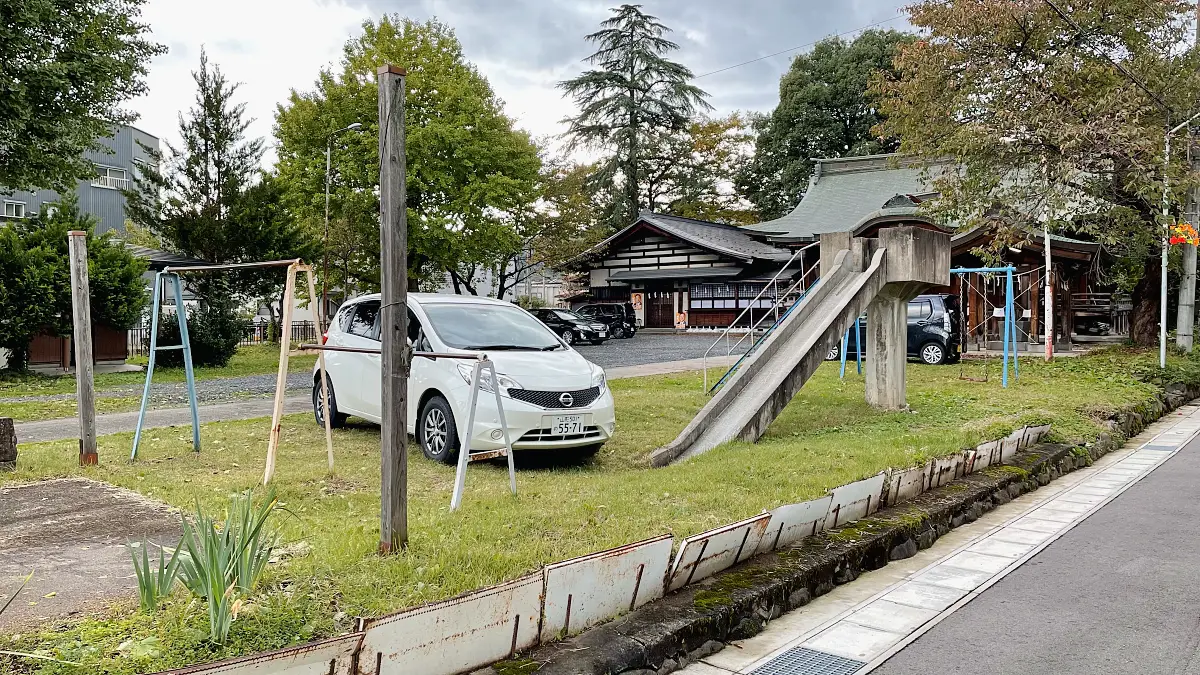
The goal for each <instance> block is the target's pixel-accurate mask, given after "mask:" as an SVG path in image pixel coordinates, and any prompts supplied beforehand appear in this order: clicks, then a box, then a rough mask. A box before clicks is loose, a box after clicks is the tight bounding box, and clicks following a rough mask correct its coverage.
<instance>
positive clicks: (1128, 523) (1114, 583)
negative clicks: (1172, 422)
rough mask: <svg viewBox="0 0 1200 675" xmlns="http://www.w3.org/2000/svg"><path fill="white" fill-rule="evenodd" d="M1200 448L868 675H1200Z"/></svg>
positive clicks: (1197, 444)
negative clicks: (1197, 494)
mask: <svg viewBox="0 0 1200 675" xmlns="http://www.w3.org/2000/svg"><path fill="white" fill-rule="evenodd" d="M1198 482H1200V439H1196V440H1193V441H1192V442H1191V443H1189V444H1188V446H1187V447H1185V448H1184V449H1183V450H1182V451H1180V452H1179V454H1177V455H1175V457H1173V458H1171V459H1170V460H1168V461H1167V462H1166V463H1165V464H1163V465H1162V466H1160V467H1159V468H1158V469H1157V470H1155V471H1154V472H1153V473H1151V474H1150V475H1148V476H1146V477H1145V478H1143V479H1142V480H1141V481H1140V482H1138V483H1137V484H1135V485H1133V486H1132V487H1131V488H1130V489H1129V490H1127V491H1126V492H1124V493H1123V494H1121V495H1120V496H1119V497H1117V498H1116V499H1115V500H1113V501H1112V502H1111V503H1109V504H1108V505H1107V506H1105V507H1103V508H1102V509H1100V510H1099V511H1098V512H1096V513H1095V514H1093V515H1092V516H1091V517H1089V518H1087V519H1086V520H1084V521H1083V522H1082V523H1080V524H1079V525H1077V526H1076V527H1075V528H1074V529H1072V530H1070V531H1069V532H1067V533H1066V534H1065V535H1064V536H1063V537H1062V538H1061V539H1059V540H1058V541H1055V542H1054V543H1053V544H1051V545H1050V546H1048V547H1047V548H1046V549H1045V550H1043V551H1042V552H1041V553H1039V554H1038V555H1036V556H1035V557H1033V558H1032V559H1031V560H1030V561H1029V562H1028V563H1026V564H1024V565H1022V566H1021V567H1020V568H1018V569H1016V570H1015V571H1013V572H1012V573H1011V574H1009V575H1008V576H1006V577H1004V578H1003V579H1002V580H1000V581H999V582H998V583H997V584H996V585H995V586H993V587H991V588H989V589H988V590H986V591H984V592H983V594H982V595H980V596H979V597H978V598H976V599H975V600H974V601H972V602H970V603H968V604H967V605H965V606H964V607H962V608H960V609H959V610H958V611H956V612H954V613H953V614H951V615H949V616H948V617H946V618H945V619H943V620H942V621H941V622H940V623H938V624H937V625H935V626H934V627H933V628H932V629H930V630H929V632H927V633H926V634H924V635H923V636H921V637H920V638H918V639H917V640H916V641H915V642H913V643H912V644H911V645H909V646H908V647H906V648H905V649H903V650H902V651H900V652H899V653H897V654H896V655H895V656H893V657H892V658H891V659H890V660H888V661H887V662H886V663H884V664H883V665H882V666H881V667H879V668H878V669H876V670H875V671H874V673H877V674H880V675H903V674H910V673H911V674H917V673H920V674H922V675H925V674H927V673H963V674H967V673H989V674H992V673H995V674H1002V675H1003V674H1010V673H1011V674H1013V675H1017V674H1021V675H1024V674H1026V673H1055V674H1059V673H1061V674H1074V673H1078V674H1080V675H1084V674H1087V675H1096V674H1106V675H1107V674H1118V673H1129V674H1131V675H1132V674H1134V673H1137V674H1142V673H1175V674H1180V675H1186V674H1192V673H1200V656H1198V655H1197V651H1198V647H1200V610H1198V609H1197V608H1198V607H1200V500H1197V499H1196V498H1195V486H1196V485H1197V483H1198Z"/></svg>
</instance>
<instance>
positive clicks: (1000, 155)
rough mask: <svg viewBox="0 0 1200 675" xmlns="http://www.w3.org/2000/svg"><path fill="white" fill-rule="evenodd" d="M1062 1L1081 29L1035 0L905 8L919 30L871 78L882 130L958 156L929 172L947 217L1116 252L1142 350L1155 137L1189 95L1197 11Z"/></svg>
mask: <svg viewBox="0 0 1200 675" xmlns="http://www.w3.org/2000/svg"><path fill="white" fill-rule="evenodd" d="M1066 9H1067V11H1069V16H1070V17H1071V18H1072V20H1073V23H1075V24H1078V26H1079V29H1077V28H1076V27H1075V26H1073V25H1071V23H1068V22H1067V21H1066V20H1064V19H1063V17H1061V16H1060V15H1059V14H1058V13H1057V12H1056V11H1055V10H1054V8H1052V7H1050V6H1049V5H1047V4H1045V3H1040V2H1031V3H1012V2H1006V1H1004V0H986V1H979V0H970V1H965V0H949V1H946V0H923V1H922V2H918V3H916V4H915V5H913V6H912V7H910V8H909V11H910V20H911V22H912V23H913V25H915V26H919V27H921V28H923V29H925V31H926V32H927V35H928V37H927V38H925V39H922V40H920V41H918V42H913V43H909V44H906V45H904V46H903V47H902V48H901V49H900V52H899V54H898V56H897V57H896V71H897V74H896V75H895V76H894V77H888V78H886V79H883V80H882V81H881V82H880V83H879V85H878V86H879V92H880V93H881V95H882V98H881V109H882V111H883V113H884V114H885V115H886V116H887V117H886V119H885V121H884V122H883V123H882V124H881V125H880V126H879V128H878V133H879V134H880V135H882V136H888V137H899V138H900V139H901V144H900V150H901V152H905V153H911V154H912V155H915V156H917V157H920V158H923V159H924V160H926V161H933V160H939V159H944V158H951V159H953V160H957V161H958V162H959V163H960V164H961V165H962V167H963V171H961V172H950V173H945V174H942V175H940V177H938V178H937V180H936V181H935V186H936V187H937V189H939V191H940V192H941V197H940V198H939V199H937V200H935V201H934V202H933V207H932V208H933V209H934V211H935V212H936V213H937V214H939V215H940V216H942V217H944V218H945V219H947V220H948V221H950V222H957V223H959V224H960V225H961V226H962V227H965V228H969V227H974V226H978V225H985V224H986V225H989V226H993V227H997V228H999V229H1000V230H1001V231H1002V232H1003V231H1008V232H1013V231H1014V230H1017V231H1019V230H1021V229H1022V228H1023V227H1027V226H1028V225H1029V224H1030V223H1038V222H1041V221H1046V222H1049V223H1050V227H1051V229H1052V230H1053V229H1058V230H1059V231H1062V230H1067V231H1073V232H1079V233H1082V234H1084V235H1086V236H1090V237H1093V238H1095V239H1096V240H1098V241H1100V242H1101V243H1103V244H1104V245H1105V247H1106V248H1107V249H1108V250H1109V252H1110V253H1113V254H1115V255H1116V256H1118V258H1119V259H1120V260H1123V261H1124V262H1122V263H1120V264H1118V265H1117V266H1116V269H1118V270H1123V271H1125V272H1126V273H1127V274H1125V275H1122V278H1118V279H1116V280H1119V281H1122V282H1123V283H1124V284H1125V285H1126V287H1127V288H1131V290H1132V296H1133V303H1134V307H1133V316H1132V321H1131V323H1132V326H1131V331H1132V337H1133V339H1134V341H1135V342H1137V343H1138V344H1143V345H1149V344H1154V343H1155V342H1156V339H1157V337H1156V332H1157V330H1156V329H1157V302H1158V297H1159V296H1158V293H1159V291H1158V284H1159V279H1160V276H1159V263H1158V258H1157V256H1158V243H1157V242H1158V240H1159V237H1160V236H1161V232H1162V223H1161V222H1159V217H1160V216H1159V209H1160V206H1159V200H1160V199H1161V198H1162V190H1163V182H1162V181H1163V176H1162V171H1161V168H1160V167H1161V166H1162V159H1163V141H1164V133H1163V132H1164V129H1165V128H1166V127H1167V122H1168V120H1170V121H1171V122H1172V123H1176V122H1178V121H1179V120H1180V119H1181V115H1187V114H1191V112H1193V111H1194V110H1195V105H1196V104H1195V102H1196V101H1197V100H1200V54H1197V53H1196V51H1194V50H1193V49H1191V48H1190V47H1188V40H1186V39H1185V37H1186V34H1187V32H1188V30H1189V29H1190V28H1191V24H1192V21H1193V19H1194V15H1193V11H1194V10H1195V5H1194V3H1192V2H1185V1H1183V0H1164V1H1163V2H1144V1H1143V0H1079V1H1077V2H1072V3H1069V5H1066ZM1110 59H1112V61H1116V62H1117V63H1119V64H1121V66H1122V67H1123V68H1124V69H1125V71H1127V73H1128V74H1130V75H1132V76H1133V77H1135V78H1137V79H1138V80H1139V81H1140V82H1142V83H1145V85H1146V86H1147V87H1148V88H1149V89H1150V91H1151V92H1152V94H1148V93H1147V92H1146V91H1144V90H1143V89H1142V88H1141V87H1140V86H1139V84H1138V83H1135V81H1134V80H1133V79H1131V78H1130V77H1128V76H1127V75H1126V74H1125V73H1122V72H1121V71H1120V70H1118V69H1117V68H1116V67H1114V65H1113V63H1112V61H1110ZM1156 99H1157V100H1156ZM1159 101H1161V103H1160V102H1159ZM1163 104H1165V105H1166V106H1169V108H1170V110H1172V111H1174V112H1173V113H1168V112H1167V111H1166V110H1165V109H1164V107H1163ZM1182 154H1183V153H1179V155H1182ZM1183 163H1184V162H1183V159H1182V158H1180V160H1179V161H1178V162H1176V163H1175V164H1173V165H1172V166H1171V172H1170V173H1171V176H1170V178H1171V184H1172V186H1173V187H1175V188H1176V191H1175V192H1172V193H1171V196H1172V201H1173V202H1174V200H1175V199H1176V194H1183V192H1182V190H1183V188H1185V187H1187V185H1189V184H1194V183H1195V177H1194V176H1190V175H1188V174H1187V171H1186V169H1185V168H1184V166H1183Z"/></svg>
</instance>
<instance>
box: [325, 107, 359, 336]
mask: <svg viewBox="0 0 1200 675" xmlns="http://www.w3.org/2000/svg"><path fill="white" fill-rule="evenodd" d="M359 129H362V124H361V123H359V122H355V123H354V124H351V125H349V126H345V127H342V128H341V129H338V130H337V131H334V132H333V133H331V134H329V137H328V138H326V139H325V237H324V238H323V239H322V240H321V248H322V252H323V255H324V260H323V261H322V263H321V310H320V311H319V312H318V313H317V319H318V321H320V320H321V319H322V318H323V317H324V316H325V313H326V309H327V308H328V307H329V171H330V164H331V161H330V160H331V158H332V155H333V137H334V136H337V135H338V134H340V133H342V132H343V131H358V130H359ZM328 328H329V326H321V330H322V332H324V331H325V330H326V329H328Z"/></svg>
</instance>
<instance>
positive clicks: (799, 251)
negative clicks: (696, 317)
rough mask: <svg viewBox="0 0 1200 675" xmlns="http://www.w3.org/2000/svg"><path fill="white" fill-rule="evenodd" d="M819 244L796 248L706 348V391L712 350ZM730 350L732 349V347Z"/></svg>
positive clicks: (702, 365)
mask: <svg viewBox="0 0 1200 675" xmlns="http://www.w3.org/2000/svg"><path fill="white" fill-rule="evenodd" d="M819 244H820V242H816V241H815V242H813V243H811V244H809V245H807V246H804V247H801V248H798V249H796V252H795V253H793V254H792V257H790V258H788V261H787V263H786V264H784V266H783V267H781V268H779V271H778V272H776V273H775V276H773V277H771V280H770V281H768V282H767V283H766V285H764V286H763V288H762V290H761V291H759V292H758V295H756V296H754V299H753V300H751V301H750V303H749V304H748V305H746V308H745V309H743V310H742V311H741V313H739V314H738V315H737V318H735V319H734V320H733V322H732V323H730V324H729V326H728V327H727V328H726V329H725V330H723V331H721V334H720V335H718V336H717V339H716V340H714V341H713V343H712V344H711V345H709V347H708V349H706V350H704V355H703V356H701V357H700V359H701V361H700V363H701V367H702V368H703V369H704V390H705V391H708V355H709V354H710V353H712V350H713V349H715V348H716V346H717V345H719V344H721V340H722V339H725V338H726V337H727V336H728V335H729V331H731V330H733V328H734V326H737V322H738V321H741V320H742V317H743V316H745V315H746V312H749V311H750V310H751V309H754V305H755V304H757V303H758V301H759V299H761V298H762V296H763V293H766V292H767V289H768V288H778V286H776V285H775V283H776V282H777V281H778V280H779V277H781V276H783V273H784V272H786V271H787V270H788V269H789V268H790V267H791V266H792V263H794V262H796V258H799V257H800V255H801V254H802V253H804V252H805V251H807V250H808V249H810V248H812V247H814V246H817V245H819ZM801 264H802V265H803V262H801ZM776 300H778V298H776ZM730 351H732V348H731V349H730Z"/></svg>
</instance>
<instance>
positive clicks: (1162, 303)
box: [1158, 113, 1200, 368]
mask: <svg viewBox="0 0 1200 675" xmlns="http://www.w3.org/2000/svg"><path fill="white" fill-rule="evenodd" d="M1197 117H1200V113H1196V114H1195V115H1192V116H1191V117H1189V118H1187V119H1186V120H1184V121H1182V122H1180V123H1179V124H1177V125H1175V126H1174V127H1171V128H1170V129H1168V130H1167V134H1166V137H1165V140H1164V142H1163V193H1162V217H1163V234H1162V270H1161V272H1160V276H1161V277H1162V278H1161V279H1160V280H1159V291H1160V292H1159V295H1160V297H1159V304H1158V367H1159V368H1166V367H1167V252H1168V251H1169V250H1170V245H1171V244H1170V237H1171V217H1170V204H1169V199H1170V179H1169V178H1168V174H1169V173H1170V170H1171V136H1173V135H1175V132H1176V131H1179V130H1180V129H1182V128H1184V127H1186V126H1187V125H1189V124H1191V122H1192V120H1194V119H1196V118H1197Z"/></svg>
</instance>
